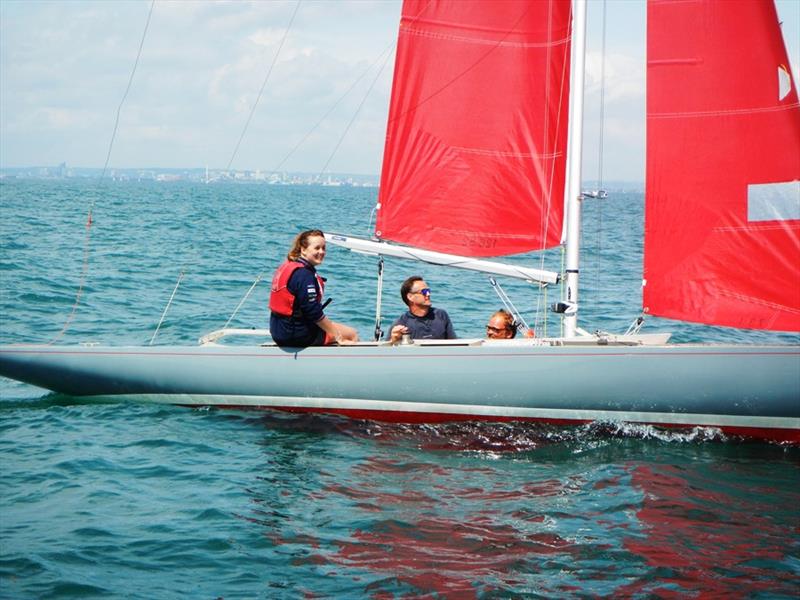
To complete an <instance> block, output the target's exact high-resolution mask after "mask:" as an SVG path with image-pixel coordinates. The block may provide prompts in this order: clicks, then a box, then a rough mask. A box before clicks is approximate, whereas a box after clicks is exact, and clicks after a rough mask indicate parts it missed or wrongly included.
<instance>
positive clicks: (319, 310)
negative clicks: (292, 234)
mask: <svg viewBox="0 0 800 600" xmlns="http://www.w3.org/2000/svg"><path fill="white" fill-rule="evenodd" d="M323 260H325V234H324V233H322V231H320V230H319V229H311V230H309V231H304V232H302V233H300V234H298V236H297V237H296V238H295V239H294V243H293V245H292V249H291V250H289V254H288V255H287V256H286V262H284V263H283V264H282V265H281V266H279V267H278V268H277V269H276V271H275V275H274V276H273V278H272V291H271V293H270V298H269V309H270V311H271V315H270V320H269V328H270V333H271V334H272V339H273V340H274V341H275V343H276V344H278V345H279V346H290V347H293V348H305V347H306V346H326V345H329V344H352V343H353V342H357V341H358V333H357V332H356V330H355V329H353V328H352V327H348V326H347V325H343V324H341V323H336V322H334V321H331V320H330V319H329V318H328V317H326V316H325V313H324V312H323V308H324V306H325V305H324V304H323V303H322V294H323V292H324V290H325V278H324V277H322V276H321V275H319V274H318V273H317V270H316V267H318V266H319V265H320V264H322V261H323Z"/></svg>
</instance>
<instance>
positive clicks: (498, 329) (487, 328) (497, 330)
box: [486, 325, 506, 333]
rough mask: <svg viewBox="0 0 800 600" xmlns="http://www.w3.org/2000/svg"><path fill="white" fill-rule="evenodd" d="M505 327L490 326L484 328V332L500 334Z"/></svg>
mask: <svg viewBox="0 0 800 600" xmlns="http://www.w3.org/2000/svg"><path fill="white" fill-rule="evenodd" d="M505 330H506V328H505V327H492V326H491V325H487V326H486V331H491V332H493V333H500V332H501V331H505Z"/></svg>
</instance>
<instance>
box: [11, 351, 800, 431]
mask: <svg viewBox="0 0 800 600" xmlns="http://www.w3.org/2000/svg"><path fill="white" fill-rule="evenodd" d="M0 375H3V376H6V377H10V378H13V379H16V380H19V381H23V382H26V383H30V384H33V385H36V386H39V387H43V388H46V389H49V390H53V391H55V392H60V393H63V394H68V395H71V396H77V397H96V398H104V399H105V398H114V399H118V400H131V401H140V402H156V403H165V404H178V405H187V406H220V407H231V408H248V409H255V408H268V409H280V410H289V411H296V412H308V411H310V412H322V413H336V414H342V415H347V416H351V417H357V418H369V419H375V420H383V421H404V422H441V421H449V420H467V419H478V420H519V419H523V420H536V421H546V422H555V423H582V422H587V421H625V422H635V423H648V424H653V425H659V426H666V427H694V426H704V427H716V428H719V429H721V430H722V431H726V432H728V433H732V434H740V435H744V436H746V437H757V438H766V439H774V440H789V441H795V442H800V349H798V348H796V347H786V346H784V347H781V346H769V347H768V346H705V345H667V346H657V347H645V346H630V347H625V346H614V347H612V346H589V347H577V348H576V347H566V346H565V347H560V346H520V345H493V344H484V345H479V346H471V345H462V346H458V345H452V344H448V345H442V346H437V345H411V346H387V345H382V344H364V345H356V346H349V347H324V348H307V349H304V350H294V351H293V350H286V349H281V348H278V347H276V346H258V347H241V346H198V347H166V346H164V347H145V348H139V347H117V348H114V347H57V346H7V347H2V348H0Z"/></svg>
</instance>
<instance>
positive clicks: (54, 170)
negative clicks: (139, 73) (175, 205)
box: [0, 163, 378, 187]
mask: <svg viewBox="0 0 800 600" xmlns="http://www.w3.org/2000/svg"><path fill="white" fill-rule="evenodd" d="M101 176H103V169H100V168H93V167H70V166H67V165H66V163H62V164H60V165H58V166H55V167H4V168H2V169H0V179H13V178H18V179H97V178H99V177H101ZM104 177H105V178H106V179H108V180H110V181H157V182H164V183H170V182H176V181H191V182H196V183H209V184H213V183H261V184H268V185H323V186H331V187H340V186H347V187H378V176H377V175H364V174H355V173H325V174H322V175H320V174H319V173H304V172H292V171H281V172H267V171H261V170H241V171H239V170H233V169H228V170H226V169H206V168H191V169H170V168H161V167H151V168H144V169H134V168H121V169H120V168H114V169H107V170H106V173H105V175H104Z"/></svg>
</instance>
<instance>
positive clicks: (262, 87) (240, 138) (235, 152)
mask: <svg viewBox="0 0 800 600" xmlns="http://www.w3.org/2000/svg"><path fill="white" fill-rule="evenodd" d="M300 2H302V0H297V4H296V5H295V7H294V12H293V13H292V18H291V19H289V24H288V25H287V26H286V31H284V32H283V39H281V43H280V45H279V46H278V50H277V51H276V52H275V56H273V57H272V64H271V65H270V66H269V70H268V71H267V75H266V76H265V77H264V81H263V82H262V83H261V89H260V90H258V96H256V101H255V102H254V103H253V106H252V107H251V108H250V114H249V115H248V116H247V121H246V122H245V124H244V128H243V129H242V134H241V135H240V136H239V141H238V142H236V147H235V148H234V149H233V154H231V159H230V160H229V161H228V166H227V167H225V170H226V171H227V170H229V169H230V168H231V165H232V164H233V159H234V158H236V155H237V154H238V152H239V146H241V145H242V140H243V139H244V135H245V134H246V133H247V129H248V128H249V127H250V121H251V120H252V119H253V115H254V114H255V112H256V107H257V106H258V101H259V100H261V94H262V93H263V92H264V88H265V87H266V86H267V81H269V76H270V75H271V74H272V69H273V68H274V67H275V63H276V62H278V56H280V53H281V49H282V48H283V43H284V42H285V41H286V36H288V35H289V30H290V29H291V28H292V23H294V18H295V16H297V11H298V10H299V9H300Z"/></svg>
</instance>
